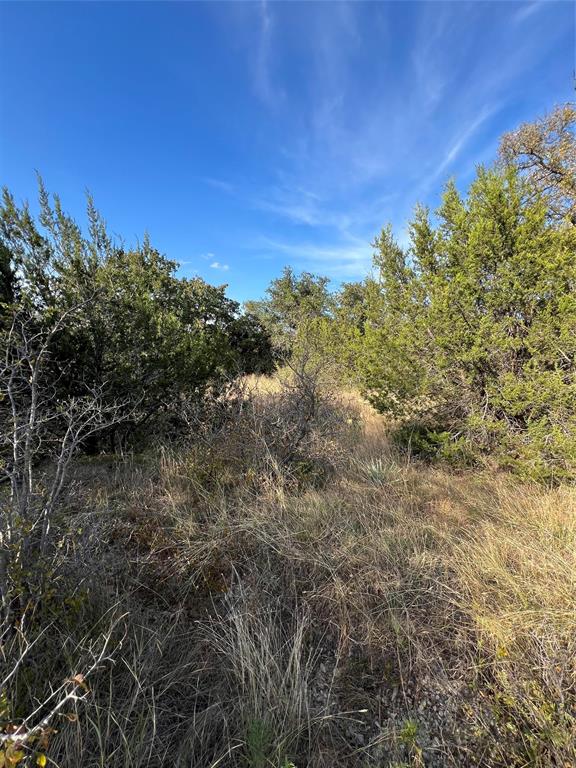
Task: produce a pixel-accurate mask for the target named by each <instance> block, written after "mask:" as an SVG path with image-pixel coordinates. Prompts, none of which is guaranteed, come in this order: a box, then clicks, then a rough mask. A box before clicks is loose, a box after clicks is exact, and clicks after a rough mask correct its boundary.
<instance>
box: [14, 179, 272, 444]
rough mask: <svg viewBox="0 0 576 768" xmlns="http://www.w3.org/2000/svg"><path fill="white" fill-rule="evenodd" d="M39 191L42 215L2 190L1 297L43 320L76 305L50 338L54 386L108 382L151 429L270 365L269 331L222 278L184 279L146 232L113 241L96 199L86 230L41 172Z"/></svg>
mask: <svg viewBox="0 0 576 768" xmlns="http://www.w3.org/2000/svg"><path fill="white" fill-rule="evenodd" d="M39 202H40V214H39V216H38V218H37V220H35V219H34V218H33V217H32V215H31V214H30V211H29V209H28V207H27V206H23V207H22V208H19V207H18V206H17V205H16V203H15V201H14V199H13V197H12V196H11V195H10V194H9V193H8V191H7V190H5V191H4V197H3V203H2V206H1V207H0V258H1V261H0V271H1V273H2V296H0V300H2V299H3V300H7V299H8V300H10V301H11V302H16V304H17V305H18V306H20V307H22V306H25V307H27V308H28V310H29V312H30V313H31V314H32V316H33V317H35V318H36V319H37V322H38V324H39V326H42V325H43V324H45V325H47V324H48V323H49V322H50V321H51V319H53V318H55V317H61V316H64V315H67V314H68V316H69V318H70V321H69V322H67V323H65V325H64V327H63V329H62V331H61V332H59V333H58V334H57V335H56V336H55V338H54V339H53V341H52V347H51V361H52V366H53V369H54V380H55V381H57V388H58V392H57V393H56V394H57V396H61V397H62V396H69V395H82V394H84V393H86V391H87V390H89V389H91V388H94V387H96V386H98V387H104V388H105V391H106V394H107V397H108V398H109V399H110V400H118V401H127V402H129V403H130V407H131V408H132V409H133V410H134V419H133V420H132V421H133V424H132V427H133V426H134V425H138V426H139V428H140V429H142V428H143V425H146V429H150V428H152V427H153V426H154V425H156V426H157V424H158V417H159V416H160V415H162V414H166V413H169V412H171V413H173V412H174V411H177V406H178V403H179V401H180V400H181V399H182V398H190V397H192V398H201V397H202V396H203V395H204V393H205V392H206V391H207V390H208V389H209V388H213V387H215V386H219V383H220V382H223V381H224V380H226V379H229V378H230V377H232V376H235V375H237V374H239V373H251V372H268V371H270V370H271V369H272V357H271V346H270V341H269V337H268V334H267V332H266V331H265V330H264V328H263V327H262V326H261V324H260V323H259V321H258V320H257V319H256V318H255V317H254V316H252V315H249V314H241V313H240V311H239V305H238V304H237V303H236V302H234V301H232V300H230V299H229V298H227V297H226V294H225V286H212V285H208V284H207V283H205V282H204V281H203V280H201V279H200V278H192V279H179V278H178V277H177V276H176V268H177V264H176V262H174V261H171V260H170V259H168V258H166V257H165V256H163V255H162V254H161V253H159V252H158V251H157V250H156V249H155V248H153V247H152V245H151V244H150V241H149V239H148V237H145V238H144V240H143V242H142V243H141V244H139V245H137V246H136V247H134V248H125V247H123V246H117V245H115V244H114V243H113V241H112V240H111V238H110V237H109V235H108V234H107V231H106V226H105V223H104V221H103V220H102V218H101V217H100V215H99V214H98V212H97V211H96V209H95V208H94V205H93V203H92V201H91V199H90V198H89V199H88V207H87V219H88V222H87V234H86V235H85V234H84V233H83V232H82V230H81V228H80V226H79V225H78V224H77V223H76V222H75V221H74V220H73V219H71V218H70V217H69V216H68V215H66V214H65V213H64V212H63V210H62V206H61V203H60V200H59V198H58V197H57V196H54V198H53V201H51V200H50V197H49V195H48V193H47V192H46V190H45V188H44V187H43V185H42V183H41V182H40V193H39ZM14 275H16V276H17V277H16V278H14ZM6 311H7V310H6Z"/></svg>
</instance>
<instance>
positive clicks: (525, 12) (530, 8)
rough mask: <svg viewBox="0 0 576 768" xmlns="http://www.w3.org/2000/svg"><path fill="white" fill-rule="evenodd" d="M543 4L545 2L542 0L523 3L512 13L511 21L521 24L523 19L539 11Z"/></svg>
mask: <svg viewBox="0 0 576 768" xmlns="http://www.w3.org/2000/svg"><path fill="white" fill-rule="evenodd" d="M544 5H545V3H544V2H542V0H536V2H532V3H524V4H523V5H522V7H521V8H520V10H519V11H517V12H516V13H515V14H514V16H513V19H512V21H513V22H514V23H515V24H521V23H522V22H523V21H526V19H528V18H530V16H532V15H533V14H535V13H537V12H538V11H540V10H541V9H542V8H543V7H544Z"/></svg>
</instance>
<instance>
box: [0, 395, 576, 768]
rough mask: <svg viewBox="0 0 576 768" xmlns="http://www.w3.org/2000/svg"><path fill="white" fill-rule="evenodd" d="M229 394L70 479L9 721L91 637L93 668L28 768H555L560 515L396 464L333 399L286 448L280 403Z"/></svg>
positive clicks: (569, 618)
mask: <svg viewBox="0 0 576 768" xmlns="http://www.w3.org/2000/svg"><path fill="white" fill-rule="evenodd" d="M249 385H250V389H251V390H252V395H251V396H250V398H249V399H250V403H251V404H250V407H248V405H246V406H243V407H236V406H235V410H234V414H233V416H232V417H230V418H228V417H226V418H224V417H221V416H218V415H216V416H214V418H213V420H212V422H211V425H212V426H211V427H210V428H205V427H200V426H198V427H197V428H194V427H192V430H193V433H194V434H193V438H194V439H193V440H192V441H191V443H190V445H186V446H182V447H174V448H172V449H170V450H167V449H163V450H162V451H159V452H157V453H154V454H151V455H149V456H146V457H144V458H139V459H126V460H123V461H121V462H120V461H118V460H117V459H110V460H108V459H107V458H106V457H102V458H101V459H99V460H98V461H94V460H90V461H86V462H83V463H81V464H80V465H79V466H78V468H77V471H76V473H75V478H74V485H73V489H72V491H71V493H70V495H69V499H68V509H67V513H66V522H65V523H64V522H63V523H62V527H61V530H60V533H59V535H61V537H62V548H63V551H65V552H66V563H67V565H66V567H65V568H62V569H61V571H60V572H59V573H58V574H56V575H55V577H54V604H53V605H52V604H50V601H49V600H48V601H47V604H46V606H45V609H44V610H45V612H46V616H48V617H51V618H50V621H51V622H52V623H51V624H50V628H49V630H48V631H47V632H46V633H45V634H44V635H43V636H42V638H41V639H40V641H39V642H38V643H37V645H36V646H35V647H34V649H32V651H31V652H30V653H29V655H28V656H27V659H28V661H27V663H26V664H24V665H23V674H22V675H20V676H19V681H18V685H17V686H16V685H15V686H14V687H13V688H12V689H11V691H10V696H9V698H10V702H9V703H10V704H11V706H12V707H13V710H14V711H15V712H16V711H17V710H18V708H20V709H22V708H23V707H24V708H25V707H26V706H29V702H30V700H32V699H33V698H34V696H38V693H37V690H38V686H40V687H42V685H44V686H45V687H46V686H48V687H49V686H52V685H54V684H55V683H56V682H58V679H59V676H60V677H62V675H63V674H68V675H70V674H74V673H75V672H77V671H78V668H79V667H81V659H82V654H83V653H84V652H85V650H86V648H87V647H88V646H89V644H90V643H94V642H96V641H95V640H94V638H97V637H98V632H99V631H100V630H99V629H98V628H99V627H100V628H102V627H108V626H109V627H111V629H110V631H109V635H110V641H109V648H110V651H109V653H108V652H107V654H106V658H105V659H104V660H103V661H102V662H101V663H100V664H99V665H98V668H97V670H96V671H95V672H94V674H93V675H92V676H91V678H90V680H89V687H90V692H89V694H88V695H87V696H86V698H85V700H83V701H80V702H76V703H73V704H72V705H71V707H68V709H67V710H66V713H65V714H66V716H60V717H59V719H58V721H57V724H56V732H55V733H53V734H51V735H50V739H49V742H50V743H49V747H48V749H47V754H48V755H49V757H50V759H51V760H52V763H51V764H52V765H58V766H62V767H63V768H64V766H66V767H67V768H78V766H82V768H92V767H94V768H96V767H97V766H98V767H100V766H101V767H102V768H104V767H106V768H109V767H112V766H114V767H116V766H118V767H120V766H122V768H143V767H144V766H150V767H151V766H158V767H160V766H178V767H179V768H184V766H186V767H187V768H192V767H197V768H216V766H245V767H246V768H289V766H297V768H305V766H311V767H316V766H317V767H318V768H338V767H339V766H342V768H344V766H352V767H355V766H358V768H360V767H362V768H371V767H374V768H386V767H388V768H400V766H413V767H415V766H484V767H485V768H490V767H494V768H496V767H497V766H502V767H503V768H504V766H510V767H517V768H520V767H521V766H538V767H540V768H547V767H548V766H559V767H561V768H569V767H570V766H575V765H576V711H575V707H576V491H575V490H574V489H573V488H571V487H558V488H554V489H546V488H543V487H539V486H535V485H534V486H533V485H527V484H521V483H520V482H519V481H518V480H515V479H514V478H512V477H510V476H508V475H505V474H497V473H494V472H491V471H490V470H489V469H486V470H482V471H468V472H456V471H453V470H451V469H449V468H442V467H438V466H437V467H432V466H426V465H423V464H419V463H417V462H416V461H414V460H412V459H411V457H410V456H409V455H405V454H402V453H400V452H398V451H397V450H395V449H393V448H392V447H391V446H390V445H389V442H388V439H387V427H386V423H385V421H384V420H383V418H382V417H381V416H379V415H378V414H376V413H375V412H374V411H373V410H372V409H371V408H370V407H369V406H368V405H367V404H366V403H364V402H362V401H361V400H360V399H359V398H358V397H357V396H356V395H354V394H353V393H343V394H342V393H341V394H336V395H330V396H329V395H328V394H324V393H323V392H322V393H319V392H316V391H315V392H314V398H315V399H314V407H313V408H312V410H311V412H310V413H311V416H310V418H309V419H308V418H307V419H305V420H304V422H303V424H304V426H302V422H299V421H298V418H299V417H298V418H297V417H295V416H294V413H296V414H301V412H302V408H303V402H304V400H305V397H306V393H302V392H301V391H300V390H299V389H298V387H297V386H296V385H294V387H293V388H291V385H289V384H288V385H287V384H286V383H284V384H282V383H271V382H270V381H267V382H266V384H265V385H262V383H261V382H258V381H256V382H255V381H252V382H249ZM244 397H246V396H245V395H244ZM194 430H195V431H194ZM294 446H296V449H295V448H294ZM78 584H80V587H78V586H77V585H78ZM71 585H74V586H73V588H72V586H71ZM62 594H67V595H68V597H67V602H64V603H63V602H62V600H61V595H62ZM62 606H64V609H63V607H62ZM45 619H46V617H43V618H42V625H43V626H44V625H45ZM39 622H40V619H39ZM95 628H96V629H95ZM102 631H103V630H102ZM24 673H25V674H24ZM39 678H40V679H39ZM27 702H28V703H27ZM68 710H69V711H68Z"/></svg>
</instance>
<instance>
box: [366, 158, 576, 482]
mask: <svg viewBox="0 0 576 768" xmlns="http://www.w3.org/2000/svg"><path fill="white" fill-rule="evenodd" d="M375 245H376V249H377V250H376V257H375V265H376V267H377V268H378V271H379V287H380V290H379V291H378V292H377V293H376V294H375V295H374V298H373V301H372V305H371V308H370V312H369V315H368V320H367V323H366V331H365V336H364V339H365V343H364V350H363V357H362V363H361V365H362V368H363V371H362V374H363V381H364V387H365V390H366V392H367V393H368V395H369V397H370V399H371V400H372V402H373V403H374V404H375V405H376V406H377V407H378V408H379V409H380V410H382V411H386V412H390V413H393V414H395V415H397V416H401V417H410V418H411V419H412V420H417V421H420V422H421V423H423V424H425V425H426V426H427V432H428V435H427V437H426V438H425V440H426V442H427V444H428V449H430V450H432V452H434V451H433V448H434V444H435V443H436V444H437V445H438V446H439V447H440V448H441V449H442V450H445V449H446V447H447V446H449V445H450V443H451V442H452V443H455V444H458V445H460V446H461V445H462V439H464V441H466V442H470V443H471V444H473V445H475V446H476V447H478V448H479V449H481V450H482V451H484V452H492V453H494V454H496V455H498V456H500V458H501V459H502V460H503V461H504V462H505V463H506V464H507V465H509V466H513V467H514V468H515V469H517V470H519V471H521V472H522V473H524V474H527V475H530V476H532V477H535V478H537V479H559V478H562V477H573V476H574V474H575V473H576V379H575V355H576V333H575V330H574V329H575V328H576V259H575V254H576V227H574V226H573V225H572V224H570V223H569V222H568V221H563V222H560V223H558V222H555V221H551V220H550V217H548V216H547V207H546V204H545V201H544V200H543V199H542V198H541V197H539V196H538V195H536V194H535V193H534V189H533V187H531V186H530V185H529V183H528V181H527V180H524V179H522V178H521V177H519V175H518V173H517V172H516V171H515V170H514V169H512V168H507V169H505V170H486V169H482V168H480V169H479V170H478V174H477V177H476V179H475V181H474V182H473V184H472V186H471V187H470V190H469V192H468V195H467V197H462V196H461V195H460V194H459V193H458V191H457V189H456V186H455V185H454V184H453V183H450V184H448V186H447V187H446V190H445V193H444V198H443V202H442V205H441V207H440V209H439V210H438V212H437V214H436V217H435V218H433V217H431V216H430V214H429V212H428V211H427V210H426V209H424V208H418V209H417V210H416V213H415V216H414V219H413V221H412V222H411V224H410V242H409V245H408V247H407V248H401V247H400V246H399V245H398V244H397V243H396V242H395V240H394V238H393V236H392V233H391V230H390V229H385V230H384V231H383V232H382V234H381V235H380V236H379V237H378V238H377V240H376V243H375ZM424 437H425V436H424V435H423V434H422V433H421V432H420V433H419V435H418V439H419V440H420V441H422V440H424ZM440 438H442V439H440Z"/></svg>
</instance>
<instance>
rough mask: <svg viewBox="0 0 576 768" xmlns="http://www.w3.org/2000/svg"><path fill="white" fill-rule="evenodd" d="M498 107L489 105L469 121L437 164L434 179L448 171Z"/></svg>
mask: <svg viewBox="0 0 576 768" xmlns="http://www.w3.org/2000/svg"><path fill="white" fill-rule="evenodd" d="M497 109H498V105H497V104H494V105H491V106H488V107H485V108H484V109H483V110H482V111H481V112H480V114H479V115H478V117H477V118H475V119H474V120H472V122H471V123H469V124H468V125H467V126H466V128H465V129H464V130H463V131H462V133H460V134H459V136H458V137H456V139H455V140H454V141H453V143H452V144H451V145H450V147H449V149H448V152H447V153H446V155H445V157H444V159H443V160H442V162H441V163H440V165H438V166H437V168H436V171H435V173H434V175H433V179H437V178H439V177H440V176H442V174H443V173H444V172H445V171H446V169H447V168H449V167H450V166H451V165H452V163H453V162H454V160H456V158H457V157H458V155H459V154H460V153H461V152H462V150H463V149H464V147H465V146H466V144H467V143H468V142H469V141H470V139H471V138H472V136H473V135H474V134H475V133H476V131H478V130H479V128H480V127H481V126H482V125H483V124H484V123H485V122H486V121H487V120H488V119H489V118H490V117H492V115H494V114H495V112H496V111H497Z"/></svg>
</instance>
